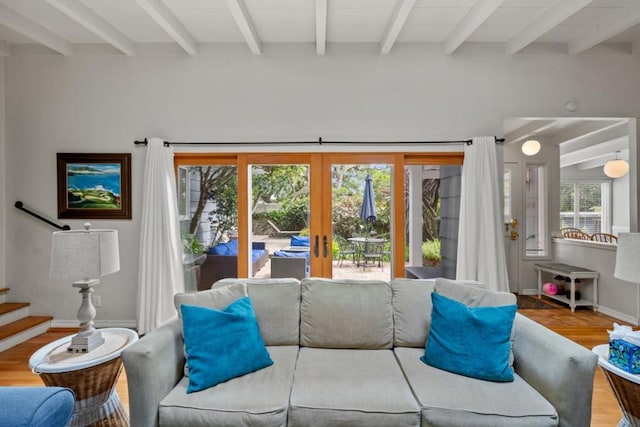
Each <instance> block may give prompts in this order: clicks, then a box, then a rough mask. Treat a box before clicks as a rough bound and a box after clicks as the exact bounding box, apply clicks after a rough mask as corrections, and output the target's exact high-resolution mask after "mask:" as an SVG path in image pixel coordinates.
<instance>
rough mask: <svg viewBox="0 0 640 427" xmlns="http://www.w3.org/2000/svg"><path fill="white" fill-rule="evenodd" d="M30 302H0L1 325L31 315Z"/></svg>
mask: <svg viewBox="0 0 640 427" xmlns="http://www.w3.org/2000/svg"><path fill="white" fill-rule="evenodd" d="M29 306H30V304H29V303H28V302H5V303H2V304H0V326H3V325H6V324H9V323H11V322H15V321H16V320H19V319H22V318H24V317H27V316H29Z"/></svg>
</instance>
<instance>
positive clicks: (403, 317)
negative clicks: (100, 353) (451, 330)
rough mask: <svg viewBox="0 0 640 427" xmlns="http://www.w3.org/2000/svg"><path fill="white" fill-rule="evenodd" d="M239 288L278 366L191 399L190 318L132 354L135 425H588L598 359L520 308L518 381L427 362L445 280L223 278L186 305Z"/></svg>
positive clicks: (128, 359) (128, 362)
mask: <svg viewBox="0 0 640 427" xmlns="http://www.w3.org/2000/svg"><path fill="white" fill-rule="evenodd" d="M238 283H245V284H246V289H247V291H248V295H249V297H250V298H251V300H252V304H253V307H254V310H255V312H256V317H257V319H258V324H259V326H260V331H261V334H262V336H263V338H264V340H265V343H266V345H267V349H268V351H269V353H270V355H271V358H272V359H273V361H274V364H273V365H272V366H270V367H268V368H265V369H262V370H259V371H256V372H254V373H251V374H248V375H244V376H242V377H238V378H235V379H232V380H229V381H227V382H225V383H221V384H218V385H217V386H215V387H212V388H209V389H206V390H203V391H200V392H197V393H190V394H186V392H185V390H186V387H187V384H188V381H189V380H188V378H185V377H184V372H183V367H184V365H185V356H184V350H183V340H182V334H181V324H180V321H179V320H176V321H172V322H170V323H167V324H165V325H163V326H161V327H159V328H158V329H156V330H154V331H152V332H151V333H149V334H147V335H146V336H144V337H143V338H142V339H140V340H139V341H138V342H136V343H135V344H133V345H132V346H130V347H128V348H127V349H126V350H125V351H124V352H123V354H122V358H123V360H124V365H125V369H126V373H127V378H128V387H129V405H130V418H131V425H132V426H134V427H137V426H155V425H161V426H190V427H196V426H304V427H308V426H473V427H482V426H486V427H496V426H555V425H560V426H576V427H578V426H588V425H589V424H590V419H591V398H592V391H593V376H594V372H595V369H596V363H597V360H596V359H597V357H596V356H595V354H593V353H592V352H591V351H589V350H587V349H585V348H583V347H581V346H579V345H578V344H576V343H574V342H572V341H570V340H568V339H566V338H564V337H562V336H560V335H558V334H556V333H554V332H552V331H550V330H549V329H547V328H545V327H543V326H541V325H539V324H537V323H535V322H533V321H531V320H529V319H527V318H525V317H523V316H521V315H519V314H517V315H516V320H515V323H514V331H515V338H514V339H515V340H514V344H513V353H514V363H513V366H514V370H515V372H516V375H515V377H516V378H515V381H514V382H506V383H496V382H489V381H483V380H478V379H473V378H469V377H465V376H461V375H456V374H453V373H450V372H447V371H442V370H439V369H436V368H434V367H431V366H428V365H426V364H424V363H422V362H421V361H420V360H419V357H420V356H422V355H423V354H424V346H425V340H426V339H427V336H428V332H429V324H430V318H431V314H430V313H431V298H430V296H431V292H433V290H434V285H435V280H412V279H395V280H392V281H391V282H390V283H388V282H383V281H348V280H329V279H309V278H308V279H304V280H302V282H299V281H298V280H294V279H264V280H259V279H225V280H222V281H220V282H217V283H216V284H214V286H213V288H214V289H212V290H209V291H202V292H199V293H198V294H191V295H187V296H184V295H183V296H182V297H180V298H181V299H180V298H178V301H181V302H182V303H190V304H194V305H210V303H211V298H212V297H211V294H212V293H215V292H216V288H219V287H226V286H229V285H230V284H238ZM439 285H440V284H439ZM237 287H238V286H237V285H236V286H235V288H237ZM231 288H233V287H228V288H226V289H231ZM469 289H470V287H469ZM217 292H218V293H219V292H220V291H217ZM225 292H226V290H225ZM229 301H231V299H229ZM223 302H224V301H222V302H221V301H218V302H217V304H222V303H223ZM226 303H227V302H224V304H226ZM214 305H215V304H214Z"/></svg>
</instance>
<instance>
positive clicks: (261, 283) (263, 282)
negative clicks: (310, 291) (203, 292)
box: [213, 279, 300, 345]
mask: <svg viewBox="0 0 640 427" xmlns="http://www.w3.org/2000/svg"><path fill="white" fill-rule="evenodd" d="M238 284H242V285H245V286H246V287H247V291H248V294H249V297H250V298H251V303H252V304H253V309H254V311H255V313H256V317H257V319H258V325H260V333H261V334H262V338H263V339H264V342H265V344H266V345H298V343H299V342H300V281H299V280H297V279H223V280H219V281H217V282H216V283H215V284H214V285H213V289H218V288H221V287H225V286H229V285H238Z"/></svg>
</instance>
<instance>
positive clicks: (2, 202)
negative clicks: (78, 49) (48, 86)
mask: <svg viewBox="0 0 640 427" xmlns="http://www.w3.org/2000/svg"><path fill="white" fill-rule="evenodd" d="M4 82H5V78H4V58H3V57H0V288H4V287H5V286H6V258H7V257H6V247H7V239H6V222H5V216H6V215H5V212H6V204H7V203H8V202H7V200H6V197H5V194H6V186H5V182H6V172H7V167H6V158H7V156H6V149H5V147H6V142H5V137H4V136H5V105H4V98H5V96H4V92H5V91H4Z"/></svg>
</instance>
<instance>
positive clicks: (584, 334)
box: [0, 304, 622, 427]
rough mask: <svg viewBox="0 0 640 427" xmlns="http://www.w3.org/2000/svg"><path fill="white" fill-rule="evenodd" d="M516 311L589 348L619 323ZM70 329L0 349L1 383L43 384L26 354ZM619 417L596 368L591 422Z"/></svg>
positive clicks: (607, 425) (596, 426) (566, 313)
mask: <svg viewBox="0 0 640 427" xmlns="http://www.w3.org/2000/svg"><path fill="white" fill-rule="evenodd" d="M556 305H557V304H556ZM519 312H520V313H522V314H523V315H525V316H527V317H529V318H531V319H533V320H535V321H537V322H539V323H541V324H543V325H545V326H547V327H548V328H550V329H552V330H554V331H556V332H558V333H559V334H561V335H564V336H565V337H567V338H569V339H571V340H573V341H575V342H577V343H579V344H581V345H583V346H584V347H586V348H588V349H591V348H593V347H594V346H596V345H598V344H603V343H606V342H607V341H608V334H607V329H611V328H612V325H613V322H614V321H615V322H618V323H622V322H620V321H617V320H615V319H613V318H610V317H607V316H604V315H602V314H599V313H593V312H592V311H591V310H589V309H579V310H577V311H576V312H575V313H571V311H570V310H569V309H568V308H566V306H559V308H557V309H526V310H519ZM71 333H73V331H71V330H65V329H51V330H50V331H49V332H47V333H46V334H43V335H40V336H38V337H35V338H32V339H31V340H29V341H27V342H25V343H23V344H20V345H18V346H16V347H14V348H12V349H9V350H7V351H5V352H2V353H0V386H7V385H30V386H40V385H42V381H41V380H40V377H39V376H38V375H37V374H34V373H32V372H31V370H30V369H29V357H31V355H32V354H33V353H34V352H35V351H36V350H38V349H39V348H40V347H42V346H43V345H45V344H47V343H49V342H51V341H54V340H56V339H58V338H62V337H64V336H66V335H69V334H71ZM550 362H552V361H550ZM117 392H118V395H119V396H120V400H121V401H122V403H123V405H124V406H125V408H128V407H129V396H128V393H127V378H126V375H125V373H124V371H123V373H122V375H121V376H120V380H119V381H118V385H117ZM621 417H622V415H621V412H620V409H619V408H618V405H617V403H616V400H615V397H614V395H613V393H612V392H611V389H610V388H609V384H607V382H606V379H605V378H604V375H603V374H602V372H601V371H600V368H598V369H597V371H596V377H595V382H594V391H593V415H592V420H591V426H593V427H611V426H616V425H617V424H618V421H619V420H620V418H621Z"/></svg>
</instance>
